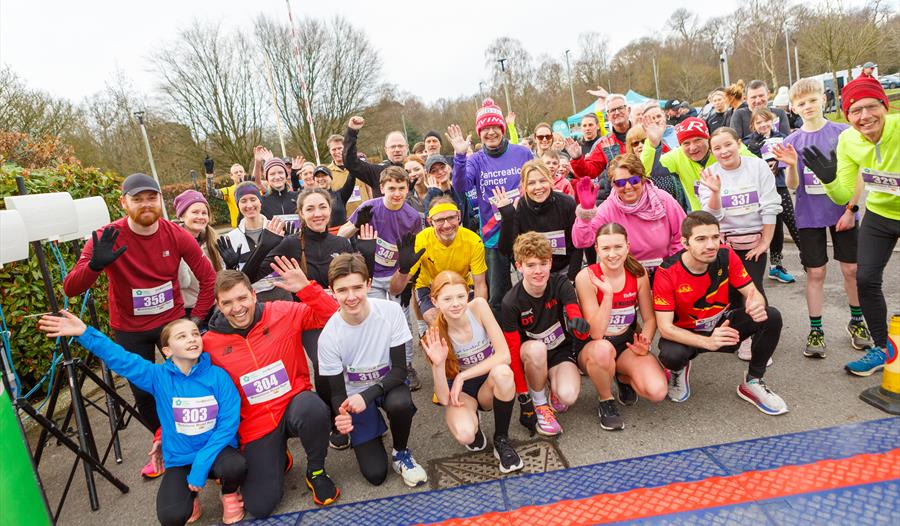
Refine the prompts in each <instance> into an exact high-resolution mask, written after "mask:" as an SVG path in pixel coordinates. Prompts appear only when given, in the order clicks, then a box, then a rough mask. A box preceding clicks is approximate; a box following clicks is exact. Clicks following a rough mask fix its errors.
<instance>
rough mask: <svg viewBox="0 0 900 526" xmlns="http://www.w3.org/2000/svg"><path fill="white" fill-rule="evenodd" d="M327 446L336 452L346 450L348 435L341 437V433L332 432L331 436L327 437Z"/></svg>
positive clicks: (348, 440)
mask: <svg viewBox="0 0 900 526" xmlns="http://www.w3.org/2000/svg"><path fill="white" fill-rule="evenodd" d="M328 445H329V446H330V447H331V448H332V449H337V450H338V451H340V450H341V449H347V448H348V447H350V435H342V434H341V433H338V432H337V431H334V430H332V431H331V436H330V437H328Z"/></svg>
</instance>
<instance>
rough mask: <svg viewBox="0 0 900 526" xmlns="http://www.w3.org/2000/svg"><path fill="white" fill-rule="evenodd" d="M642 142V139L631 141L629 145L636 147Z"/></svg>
mask: <svg viewBox="0 0 900 526" xmlns="http://www.w3.org/2000/svg"><path fill="white" fill-rule="evenodd" d="M642 144H644V141H631V147H632V148H637V147H638V146H640V145H642Z"/></svg>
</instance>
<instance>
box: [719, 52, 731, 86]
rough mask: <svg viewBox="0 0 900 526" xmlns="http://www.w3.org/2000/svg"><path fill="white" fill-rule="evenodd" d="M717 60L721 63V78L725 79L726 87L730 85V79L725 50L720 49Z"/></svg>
mask: <svg viewBox="0 0 900 526" xmlns="http://www.w3.org/2000/svg"><path fill="white" fill-rule="evenodd" d="M719 60H720V61H721V62H722V76H723V77H724V78H725V85H726V86H728V85H730V84H731V77H729V76H728V53H726V50H725V49H722V54H721V55H719Z"/></svg>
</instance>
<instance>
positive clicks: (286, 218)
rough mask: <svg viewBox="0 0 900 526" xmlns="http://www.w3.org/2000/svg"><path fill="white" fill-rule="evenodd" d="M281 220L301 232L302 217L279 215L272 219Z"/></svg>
mask: <svg viewBox="0 0 900 526" xmlns="http://www.w3.org/2000/svg"><path fill="white" fill-rule="evenodd" d="M276 217H277V218H278V219H281V220H282V221H284V222H285V223H291V224H293V225H294V227H295V228H296V229H297V230H300V216H298V215H297V214H279V215H276V216H272V219H275V218H276Z"/></svg>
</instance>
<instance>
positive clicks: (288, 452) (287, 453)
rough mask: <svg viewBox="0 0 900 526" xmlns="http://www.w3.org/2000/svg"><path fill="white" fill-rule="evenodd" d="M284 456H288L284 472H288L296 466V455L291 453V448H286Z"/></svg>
mask: <svg viewBox="0 0 900 526" xmlns="http://www.w3.org/2000/svg"><path fill="white" fill-rule="evenodd" d="M284 456H285V457H287V461H286V462H285V463H284V472H285V473H287V472H288V471H290V470H291V468H292V467H294V455H292V454H291V450H290V449H288V448H284Z"/></svg>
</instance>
